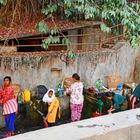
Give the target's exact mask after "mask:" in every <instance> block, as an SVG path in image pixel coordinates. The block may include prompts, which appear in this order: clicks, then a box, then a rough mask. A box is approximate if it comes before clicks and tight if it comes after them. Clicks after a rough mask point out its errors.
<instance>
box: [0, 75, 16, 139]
mask: <svg viewBox="0 0 140 140" xmlns="http://www.w3.org/2000/svg"><path fill="white" fill-rule="evenodd" d="M11 81H12V80H11V77H9V76H6V77H5V78H4V85H3V86H2V89H1V91H0V103H1V104H3V115H4V117H5V123H6V126H7V130H8V132H7V133H6V134H4V135H3V137H8V136H12V135H14V130H15V128H14V121H15V117H16V113H17V109H18V105H17V101H16V97H15V95H14V90H13V88H12V86H11Z"/></svg>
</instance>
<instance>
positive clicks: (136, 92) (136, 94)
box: [133, 84, 140, 99]
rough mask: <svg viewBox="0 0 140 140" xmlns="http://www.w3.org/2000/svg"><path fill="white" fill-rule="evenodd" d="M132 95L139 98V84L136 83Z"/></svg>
mask: <svg viewBox="0 0 140 140" xmlns="http://www.w3.org/2000/svg"><path fill="white" fill-rule="evenodd" d="M133 95H134V97H136V98H137V99H140V84H138V85H137V86H136V88H135V90H134V92H133Z"/></svg>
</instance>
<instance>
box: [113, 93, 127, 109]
mask: <svg viewBox="0 0 140 140" xmlns="http://www.w3.org/2000/svg"><path fill="white" fill-rule="evenodd" d="M125 100H126V98H125V97H124V96H122V95H120V94H115V95H114V96H113V104H114V108H115V109H116V110H117V109H119V108H120V105H121V104H123V103H124V102H125Z"/></svg>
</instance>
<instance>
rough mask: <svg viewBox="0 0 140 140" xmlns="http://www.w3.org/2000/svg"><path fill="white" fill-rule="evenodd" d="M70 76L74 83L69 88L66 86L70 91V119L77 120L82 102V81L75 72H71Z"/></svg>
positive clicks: (79, 117)
mask: <svg viewBox="0 0 140 140" xmlns="http://www.w3.org/2000/svg"><path fill="white" fill-rule="evenodd" d="M72 78H73V79H74V83H73V84H72V85H71V87H70V88H67V92H68V93H70V109H71V121H79V120H80V119H81V112H82V109H83V102H84V96H83V83H82V82H81V81H80V76H79V75H78V74H77V73H75V74H73V75H72Z"/></svg>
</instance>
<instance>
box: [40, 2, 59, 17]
mask: <svg viewBox="0 0 140 140" xmlns="http://www.w3.org/2000/svg"><path fill="white" fill-rule="evenodd" d="M56 11H57V5H56V4H49V5H47V7H45V8H44V9H42V13H43V14H45V15H46V16H48V17H52V16H53V14H54V13H55V12H56Z"/></svg>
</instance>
